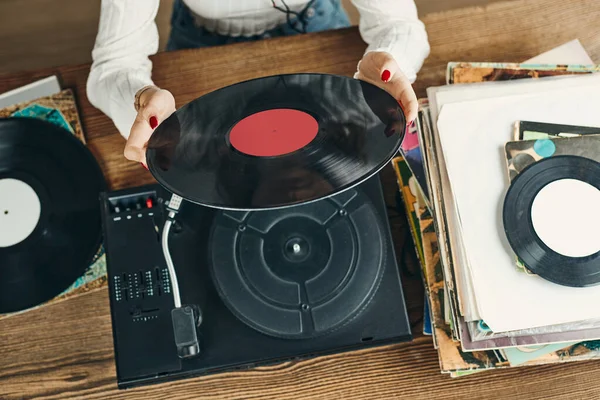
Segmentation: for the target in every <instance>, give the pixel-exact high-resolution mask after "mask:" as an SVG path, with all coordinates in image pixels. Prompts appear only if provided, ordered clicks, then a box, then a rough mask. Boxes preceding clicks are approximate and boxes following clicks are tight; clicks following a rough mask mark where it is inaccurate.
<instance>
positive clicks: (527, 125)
mask: <svg viewBox="0 0 600 400" xmlns="http://www.w3.org/2000/svg"><path fill="white" fill-rule="evenodd" d="M598 134H600V128H598V127H591V126H576V125H563V124H549V123H544V122H536V121H517V122H515V129H514V135H513V140H514V141H518V140H532V139H552V138H554V137H575V136H581V135H598Z"/></svg>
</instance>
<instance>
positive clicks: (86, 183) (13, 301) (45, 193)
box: [0, 118, 105, 314]
mask: <svg viewBox="0 0 600 400" xmlns="http://www.w3.org/2000/svg"><path fill="white" fill-rule="evenodd" d="M102 190H105V181H104V177H103V175H102V172H101V170H100V168H99V166H98V164H97V163H96V160H95V158H94V157H93V155H92V154H91V153H90V151H89V150H88V149H87V148H86V147H85V146H84V145H83V144H82V143H81V142H80V141H79V140H77V139H76V138H75V137H74V136H73V135H72V134H71V133H70V132H68V131H66V130H65V129H62V128H60V127H58V126H56V125H54V124H51V123H49V122H46V121H41V120H38V119H34V118H8V119H0V313H2V314H3V313H9V312H16V311H21V310H24V309H28V308H31V307H33V306H36V305H39V304H42V303H44V302H46V301H48V300H51V299H52V298H54V297H56V296H57V295H59V294H60V293H61V292H63V291H64V290H65V289H67V288H68V287H69V286H70V285H71V284H73V283H74V282H75V280H76V279H77V278H78V277H79V276H81V275H82V274H83V273H84V271H85V270H86V268H87V267H88V266H89V264H90V262H91V261H92V259H93V257H94V255H95V254H96V252H97V251H98V248H99V246H100V243H101V225H100V206H99V200H98V196H99V193H100V192H101V191H102Z"/></svg>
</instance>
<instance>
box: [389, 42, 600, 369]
mask: <svg viewBox="0 0 600 400" xmlns="http://www.w3.org/2000/svg"><path fill="white" fill-rule="evenodd" d="M578 45H579V44H578V42H575V43H571V44H569V46H578ZM579 46H580V45H579ZM558 52H560V49H559V50H558ZM556 53H557V52H554V55H556ZM545 56H552V55H545ZM558 56H559V57H560V54H558ZM564 61H565V65H560V66H559V65H556V64H549V63H548V61H544V60H541V59H534V60H532V61H529V62H526V63H524V64H493V63H450V64H449V65H448V70H447V84H446V85H445V86H441V87H433V88H429V89H428V90H427V98H426V99H421V100H420V112H419V118H418V120H417V121H416V124H415V125H414V126H413V129H412V131H410V132H408V133H407V138H409V137H410V135H414V136H415V140H414V143H415V144H414V145H413V146H412V147H411V148H403V149H402V150H403V153H404V154H403V156H402V157H398V158H396V159H395V160H394V161H393V163H394V166H395V168H396V171H397V175H398V180H399V183H400V188H401V192H402V194H403V196H404V201H405V205H406V207H407V209H408V211H409V212H410V220H411V225H412V228H413V229H412V232H413V237H414V239H415V246H416V249H417V252H418V255H419V257H420V260H421V264H422V270H423V278H424V283H425V286H426V294H427V299H426V300H427V301H426V307H427V308H428V310H427V312H428V315H429V318H430V320H429V321H427V322H428V323H431V328H430V332H431V334H432V335H433V339H434V344H435V346H436V348H437V350H438V353H439V358H440V367H441V370H442V371H443V372H445V373H449V374H451V375H452V376H461V375H465V374H469V373H472V372H477V371H482V370H486V369H493V368H503V367H514V366H524V365H539V364H547V363H556V362H566V361H579V360H588V359H593V358H599V357H600V309H598V308H597V307H595V306H593V305H595V304H598V301H600V285H599V284H600V207H599V206H598V205H599V204H600V114H598V112H597V111H596V110H598V108H599V107H600V74H597V73H596V72H597V71H600V67H599V66H596V65H593V64H592V62H591V60H583V61H580V60H573V61H572V63H571V64H569V61H570V60H568V59H565V60H564ZM581 64H586V65H581ZM427 325H429V324H427ZM427 332H429V330H428V331H427ZM427 332H426V333H427Z"/></svg>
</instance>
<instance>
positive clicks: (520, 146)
mask: <svg viewBox="0 0 600 400" xmlns="http://www.w3.org/2000/svg"><path fill="white" fill-rule="evenodd" d="M505 152H506V162H507V167H508V174H509V179H510V180H511V181H512V180H513V179H514V178H515V177H516V176H517V175H518V174H519V173H520V172H521V171H523V169H525V168H526V167H528V166H529V165H531V164H533V163H535V162H537V161H540V160H541V159H543V158H548V157H553V156H559V155H574V156H580V157H585V158H589V159H591V160H594V161H598V162H600V135H583V136H575V137H567V138H562V137H555V138H543V139H533V140H519V141H513V142H508V143H506V146H505Z"/></svg>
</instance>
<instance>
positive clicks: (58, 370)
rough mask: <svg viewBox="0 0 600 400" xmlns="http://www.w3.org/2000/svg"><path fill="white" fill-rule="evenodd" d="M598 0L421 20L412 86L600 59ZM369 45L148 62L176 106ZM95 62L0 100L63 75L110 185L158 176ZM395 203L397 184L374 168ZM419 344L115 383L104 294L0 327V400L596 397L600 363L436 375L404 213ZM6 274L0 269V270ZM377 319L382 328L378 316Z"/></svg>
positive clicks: (302, 46)
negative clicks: (574, 54)
mask: <svg viewBox="0 0 600 400" xmlns="http://www.w3.org/2000/svg"><path fill="white" fill-rule="evenodd" d="M598 21H600V2H598V0H569V1H564V0H520V1H514V2H507V3H497V4H493V5H491V6H489V7H487V8H469V9H463V10H456V11H452V12H448V13H442V14H432V15H429V16H427V17H426V18H424V22H425V24H426V26H427V29H428V32H429V38H430V43H431V46H432V53H431V56H430V57H429V59H428V60H427V62H426V63H425V65H424V67H423V69H422V71H421V72H420V74H419V79H418V82H417V83H416V85H415V87H416V89H417V92H418V94H419V95H420V96H422V95H424V91H425V88H426V87H428V86H432V85H438V84H443V83H444V73H445V65H446V63H447V62H448V61H458V60H460V61H520V60H525V59H527V58H529V57H531V56H534V55H536V54H538V53H540V52H542V51H546V50H549V49H550V48H552V47H554V46H557V45H559V44H562V43H564V42H566V41H569V40H571V39H574V38H579V39H580V40H581V42H582V43H583V44H584V46H585V47H586V48H587V50H588V51H589V53H590V54H591V56H592V58H595V59H596V60H599V59H600V29H599V28H598ZM363 50H364V43H363V42H362V41H361V39H360V35H359V33H358V31H357V30H356V29H347V30H341V31H336V32H328V33H323V34H316V35H307V36H303V37H297V38H286V39H281V40H268V41H262V42H258V43H248V44H241V45H234V46H228V47H223V48H212V49H204V50H198V51H196V50H194V51H181V52H176V53H162V54H158V55H157V56H155V57H153V62H154V79H155V81H156V83H157V84H158V85H160V86H162V87H165V88H168V89H170V90H171V91H172V92H173V93H174V94H175V98H176V99H177V103H178V106H181V105H183V104H185V103H186V102H188V101H190V100H192V99H194V98H196V97H198V96H199V95H202V94H204V93H207V92H209V91H212V90H214V89H217V88H219V87H222V86H225V85H229V84H232V83H234V82H236V81H241V80H245V79H249V78H253V77H257V76H264V75H270V74H277V73H290V72H324V73H336V74H344V75H352V74H353V73H354V71H355V67H356V62H357V60H359V58H360V57H361V55H362V52H363ZM88 71H89V65H81V66H69V67H60V68H56V69H49V70H43V71H33V72H26V73H19V74H13V75H8V76H0V92H4V91H6V90H9V89H12V88H14V87H17V86H20V85H23V84H25V83H28V82H30V81H32V80H33V79H36V78H41V77H44V76H48V75H49V74H58V75H59V76H60V78H61V80H62V83H63V85H64V87H71V88H73V89H74V90H75V91H76V94H77V96H78V100H79V105H80V107H81V109H80V110H81V114H82V119H83V124H84V128H85V132H86V136H87V139H88V142H89V147H90V149H91V151H92V152H93V153H94V155H95V156H96V158H97V159H98V162H99V163H100V165H101V166H102V169H103V171H104V173H105V175H106V178H107V179H108V181H109V183H110V186H111V188H112V189H118V188H123V187H127V186H133V185H139V184H144V183H150V182H152V177H151V176H150V175H149V174H148V172H146V171H145V170H143V169H142V168H141V167H140V166H139V164H136V163H129V162H127V161H126V160H125V159H124V158H123V156H122V151H123V145H124V141H123V139H122V138H121V137H120V136H119V135H118V134H117V133H116V130H115V128H114V127H113V125H112V123H111V122H110V121H109V120H108V119H107V118H106V117H105V116H104V115H103V114H101V113H100V112H99V111H98V110H96V109H94V108H93V107H92V106H91V105H90V103H89V102H88V100H87V99H86V95H85V82H86V78H87V74H88ZM381 175H382V178H383V180H384V185H385V188H386V196H387V200H388V203H389V204H393V200H394V195H395V192H396V190H397V187H396V182H395V177H394V175H393V172H392V170H391V168H387V169H385V170H384V171H383V172H382V174H381ZM391 221H392V225H393V235H394V239H395V242H396V247H397V251H398V257H399V259H400V261H402V262H403V263H404V264H405V265H406V268H404V269H405V273H404V287H405V290H406V297H407V303H408V308H409V312H410V318H411V321H412V323H413V325H414V332H415V336H416V337H415V339H414V341H412V342H411V343H405V344H400V345H392V346H387V347H382V348H376V349H370V350H365V351H357V352H351V353H345V354H338V355H332V356H326V357H320V358H315V359H311V360H306V361H302V362H297V363H285V364H280V365H277V366H270V367H265V368H258V369H255V370H251V371H246V372H234V373H226V374H221V375H213V376H207V377H202V378H196V379H190V380H185V381H178V382H173V383H166V384H161V385H156V386H150V387H144V388H138V389H132V390H129V391H119V390H118V389H117V386H116V379H115V365H114V358H113V343H112V335H111V324H110V316H109V306H108V296H107V291H106V290H102V291H100V292H96V293H93V294H89V295H86V296H83V297H81V298H78V299H76V300H73V301H68V302H65V303H62V304H58V305H54V306H51V307H50V308H47V309H44V310H42V311H33V312H30V313H27V314H25V315H21V316H16V317H13V318H9V319H8V320H6V321H2V322H0V398H2V399H13V398H15V399H17V398H19V399H20V398H34V397H35V398H45V399H58V398H61V399H64V398H86V399H107V398H123V399H124V398H128V399H130V398H140V399H166V398H168V399H173V398H177V399H199V398H202V399H233V398H239V399H255V398H273V399H299V398H310V399H327V400H330V399H366V398H377V399H383V398H408V399H416V398H423V399H448V398H460V399H462V398H465V399H466V398H468V399H471V398H510V399H515V398H527V399H537V398H539V399H542V398H543V399H548V398H552V397H557V398H558V397H564V398H568V399H576V398H582V397H586V398H589V397H596V398H597V397H598V393H599V392H600V363H598V362H593V361H592V362H583V363H574V364H569V365H553V366H542V367H528V368H515V369H508V370H503V371H494V372H485V373H480V374H475V375H473V376H470V377H464V378H459V379H452V378H449V377H447V376H444V375H442V374H440V372H439V368H438V359H437V353H436V351H435V350H434V348H433V346H432V341H431V338H429V337H426V336H422V335H421V334H420V332H421V323H420V321H421V320H422V307H423V290H422V285H421V281H420V277H419V275H418V273H416V271H417V269H416V265H415V262H414V251H413V250H412V245H411V243H410V237H409V236H408V231H407V228H406V222H405V218H392V219H391ZM0 268H1V266H0ZM382 323H383V322H382Z"/></svg>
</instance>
